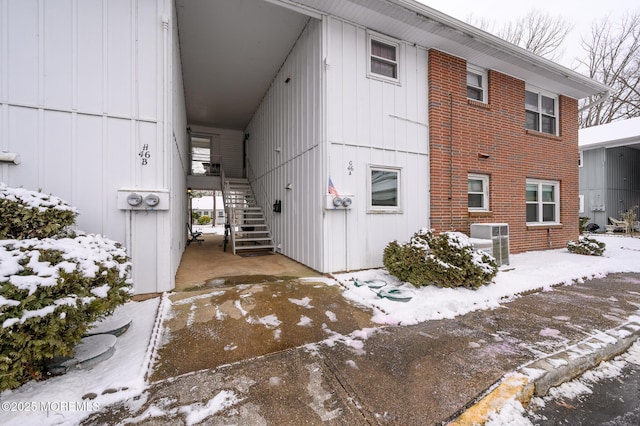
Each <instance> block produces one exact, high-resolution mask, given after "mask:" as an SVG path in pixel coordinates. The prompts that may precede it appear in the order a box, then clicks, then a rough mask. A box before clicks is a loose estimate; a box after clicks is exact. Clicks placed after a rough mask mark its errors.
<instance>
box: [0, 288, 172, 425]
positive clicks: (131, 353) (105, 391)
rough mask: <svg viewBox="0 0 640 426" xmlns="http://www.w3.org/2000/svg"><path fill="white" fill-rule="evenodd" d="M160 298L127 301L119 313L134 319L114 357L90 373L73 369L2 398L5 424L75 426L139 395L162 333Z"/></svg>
mask: <svg viewBox="0 0 640 426" xmlns="http://www.w3.org/2000/svg"><path fill="white" fill-rule="evenodd" d="M159 303H160V299H158V298H156V299H149V300H147V301H144V302H129V303H126V304H125V305H122V306H120V307H118V308H117V309H116V311H115V315H119V316H120V315H121V316H126V317H130V318H131V319H132V322H131V326H130V327H129V330H127V332H126V333H124V334H123V335H121V336H120V337H118V339H117V342H116V350H115V352H114V354H113V356H112V357H111V358H109V359H108V360H106V361H103V362H101V363H99V364H97V365H95V366H94V367H93V368H90V369H87V370H75V371H71V372H69V373H67V374H65V375H63V376H57V377H53V378H50V379H48V380H45V381H42V382H29V383H27V384H25V385H23V386H22V387H20V388H18V389H14V390H11V391H4V392H3V393H2V394H0V400H1V409H0V424H2V425H5V426H6V425H26V424H30V425H35V424H38V425H41V426H45V425H75V424H78V423H79V421H80V420H81V419H83V418H85V417H87V416H88V415H90V414H91V412H93V411H98V410H99V409H100V407H104V406H106V405H108V404H112V403H114V402H117V401H122V400H124V399H127V398H130V397H132V396H135V395H139V394H141V393H142V392H143V391H144V389H145V386H146V377H145V375H146V374H147V371H148V370H149V365H150V363H151V361H152V357H153V353H152V350H151V348H152V347H153V345H152V344H150V343H151V341H152V339H153V338H154V335H156V334H157V332H158V328H159V327H158V324H156V322H157V321H156V312H157V311H158V305H159Z"/></svg>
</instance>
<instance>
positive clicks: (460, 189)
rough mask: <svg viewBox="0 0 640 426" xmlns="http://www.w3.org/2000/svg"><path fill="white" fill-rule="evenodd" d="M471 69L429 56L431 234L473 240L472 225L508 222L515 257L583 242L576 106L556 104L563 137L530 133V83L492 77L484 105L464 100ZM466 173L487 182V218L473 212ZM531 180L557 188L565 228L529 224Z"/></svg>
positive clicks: (443, 56)
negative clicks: (487, 178)
mask: <svg viewBox="0 0 640 426" xmlns="http://www.w3.org/2000/svg"><path fill="white" fill-rule="evenodd" d="M466 69H467V68H466V62H465V60H463V59H460V58H457V57H454V56H450V55H448V54H446V53H443V52H439V51H437V50H433V49H432V50H430V51H429V140H430V166H431V227H432V228H433V229H434V230H435V231H436V232H441V231H448V230H456V231H461V232H464V233H466V234H467V235H468V234H469V232H470V224H471V223H478V222H480V223H490V222H506V223H508V224H509V232H510V249H511V250H510V251H511V253H518V252H523V251H528V250H540V249H548V248H560V247H564V246H566V242H567V240H570V239H576V238H577V236H578V166H577V165H578V104H577V101H576V100H575V99H571V98H567V97H564V96H560V97H559V123H558V126H559V134H560V136H559V137H556V136H552V135H546V134H543V133H538V132H532V131H527V130H526V129H525V110H524V96H525V82H524V81H522V80H518V79H515V78H513V77H510V76H507V75H504V74H501V73H499V72H495V71H489V73H488V100H489V102H488V104H483V103H479V102H474V101H471V100H468V99H467V97H466V93H467V91H466ZM541 89H544V88H541ZM479 153H482V154H487V155H489V158H479V157H478V154H479ZM469 173H480V174H486V175H489V176H490V181H489V208H490V212H477V213H474V212H469V211H468V204H467V203H468V201H467V175H468V174H469ZM527 178H532V179H545V180H554V181H559V182H560V222H561V225H555V226H545V227H540V226H536V227H528V226H527V225H526V210H525V185H526V179H527Z"/></svg>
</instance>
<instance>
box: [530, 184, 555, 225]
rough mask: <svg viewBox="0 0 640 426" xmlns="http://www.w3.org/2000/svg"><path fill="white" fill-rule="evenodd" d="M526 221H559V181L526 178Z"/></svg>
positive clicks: (532, 223) (547, 222) (531, 223)
mask: <svg viewBox="0 0 640 426" xmlns="http://www.w3.org/2000/svg"><path fill="white" fill-rule="evenodd" d="M526 199H527V223H528V224H530V225H536V224H539V225H542V224H549V223H558V222H560V183H559V182H557V181H545V180H535V179H527V190H526Z"/></svg>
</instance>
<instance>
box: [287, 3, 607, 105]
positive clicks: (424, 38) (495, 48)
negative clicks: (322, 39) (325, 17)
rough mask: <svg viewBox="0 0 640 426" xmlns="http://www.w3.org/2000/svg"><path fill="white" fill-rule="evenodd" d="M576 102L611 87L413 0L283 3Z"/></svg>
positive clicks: (601, 92)
mask: <svg viewBox="0 0 640 426" xmlns="http://www.w3.org/2000/svg"><path fill="white" fill-rule="evenodd" d="M287 3H299V4H301V5H303V6H305V7H311V8H315V9H317V10H319V11H322V12H323V13H325V14H331V15H335V16H338V17H341V18H344V19H347V20H349V21H352V22H354V23H357V24H360V25H362V26H364V27H367V28H371V29H373V30H375V31H379V32H383V33H385V34H387V35H389V36H392V37H395V38H397V39H401V40H405V41H408V42H411V43H415V44H417V45H420V46H423V47H425V48H427V49H431V48H433V49H437V50H441V51H443V52H446V53H449V54H452V55H454V56H458V57H461V58H464V59H465V60H466V61H467V62H469V63H472V64H474V65H477V66H480V67H483V68H486V69H493V70H496V71H499V72H501V73H503V74H507V75H510V76H512V77H515V78H518V79H520V80H523V81H525V82H527V83H528V84H531V85H534V86H538V87H540V88H543V89H545V90H548V91H551V92H555V93H558V94H562V95H565V96H568V97H570V98H574V99H583V98H587V97H589V96H594V95H599V94H604V93H607V92H609V91H610V89H609V87H607V86H606V85H604V84H601V83H599V82H597V81H595V80H593V79H591V78H588V77H586V76H584V75H582V74H580V73H578V72H575V71H573V70H571V69H569V68H566V67H564V66H562V65H559V64H557V63H555V62H552V61H550V60H547V59H545V58H542V57H540V56H538V55H536V54H533V53H531V52H529V51H528V50H525V49H523V48H520V47H518V46H516V45H514V44H511V43H509V42H507V41H505V40H503V39H501V38H499V37H496V36H494V35H493V34H490V33H487V32H485V31H483V30H480V29H478V28H476V27H474V26H472V25H469V24H466V23H464V22H462V21H459V20H457V19H455V18H453V17H451V16H448V15H446V14H444V13H442V12H439V11H437V10H435V9H433V8H430V7H428V6H426V5H424V4H422V3H418V2H417V1H414V0H339V1H337V0H335V1H330V2H328V1H324V0H287Z"/></svg>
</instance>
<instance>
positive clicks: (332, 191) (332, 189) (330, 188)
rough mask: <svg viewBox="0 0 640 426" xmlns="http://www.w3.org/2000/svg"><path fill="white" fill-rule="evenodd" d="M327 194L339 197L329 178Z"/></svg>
mask: <svg viewBox="0 0 640 426" xmlns="http://www.w3.org/2000/svg"><path fill="white" fill-rule="evenodd" d="M329 194H331V195H333V197H334V198H336V197H340V195H339V194H338V191H336V187H335V186H333V181H332V180H331V178H329Z"/></svg>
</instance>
